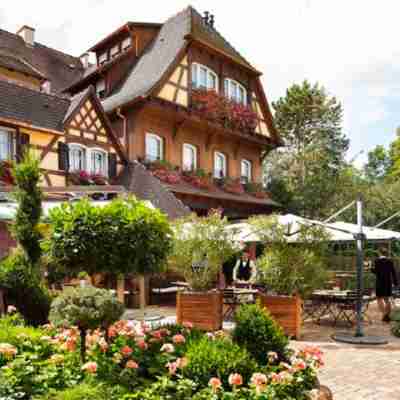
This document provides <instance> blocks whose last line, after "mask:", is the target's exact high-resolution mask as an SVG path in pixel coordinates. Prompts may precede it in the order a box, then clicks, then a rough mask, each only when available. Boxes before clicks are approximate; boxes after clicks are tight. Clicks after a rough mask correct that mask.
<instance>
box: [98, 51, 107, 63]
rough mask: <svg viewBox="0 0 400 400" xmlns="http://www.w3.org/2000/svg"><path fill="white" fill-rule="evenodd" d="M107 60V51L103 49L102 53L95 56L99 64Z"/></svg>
mask: <svg viewBox="0 0 400 400" xmlns="http://www.w3.org/2000/svg"><path fill="white" fill-rule="evenodd" d="M107 61H108V52H107V51H105V52H104V53H101V54H99V56H98V58H97V62H98V64H99V65H103V64H105V63H106V62H107Z"/></svg>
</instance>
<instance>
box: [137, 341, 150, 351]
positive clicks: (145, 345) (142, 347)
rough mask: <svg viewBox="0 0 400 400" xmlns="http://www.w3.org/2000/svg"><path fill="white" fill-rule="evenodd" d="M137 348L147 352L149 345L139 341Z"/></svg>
mask: <svg viewBox="0 0 400 400" xmlns="http://www.w3.org/2000/svg"><path fill="white" fill-rule="evenodd" d="M136 344H137V346H138V347H139V349H141V350H146V349H147V348H148V347H149V346H148V345H147V343H146V342H145V340H143V339H139V340H137V341H136Z"/></svg>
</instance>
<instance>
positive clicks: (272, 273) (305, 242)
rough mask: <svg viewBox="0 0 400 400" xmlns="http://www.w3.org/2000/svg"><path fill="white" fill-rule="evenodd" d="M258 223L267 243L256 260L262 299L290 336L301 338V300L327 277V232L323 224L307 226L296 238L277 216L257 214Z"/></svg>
mask: <svg viewBox="0 0 400 400" xmlns="http://www.w3.org/2000/svg"><path fill="white" fill-rule="evenodd" d="M250 224H251V225H252V226H253V227H255V229H256V231H257V233H258V235H261V237H262V241H263V242H264V243H265V244H267V245H266V247H265V250H264V253H263V255H262V256H261V258H260V259H259V260H258V262H257V267H258V281H259V284H260V285H261V286H263V287H264V289H265V291H264V293H261V294H260V300H261V303H262V305H263V306H264V307H266V308H267V309H268V311H269V312H270V313H271V315H272V316H273V317H274V318H275V320H276V321H277V322H278V323H279V324H280V325H281V326H282V328H283V329H284V331H285V332H286V334H287V335H288V336H292V337H295V338H298V337H299V336H300V332H301V323H302V302H303V300H305V299H306V298H307V297H308V296H309V295H310V294H311V293H312V292H313V291H314V290H316V289H318V288H321V287H323V285H324V284H325V282H326V280H327V276H328V273H327V269H326V250H327V242H328V236H327V234H326V233H325V231H324V230H323V228H321V227H316V226H304V227H303V228H301V229H300V231H299V232H298V233H297V234H296V242H290V241H289V240H288V237H287V236H286V235H285V232H286V230H287V229H286V227H283V226H280V225H279V223H278V222H277V220H276V218H275V217H254V218H252V219H251V221H250Z"/></svg>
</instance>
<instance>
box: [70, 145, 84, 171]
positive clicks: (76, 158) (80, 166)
mask: <svg viewBox="0 0 400 400" xmlns="http://www.w3.org/2000/svg"><path fill="white" fill-rule="evenodd" d="M69 167H70V170H71V171H85V170H86V149H85V148H84V147H83V146H81V145H80V144H70V145H69Z"/></svg>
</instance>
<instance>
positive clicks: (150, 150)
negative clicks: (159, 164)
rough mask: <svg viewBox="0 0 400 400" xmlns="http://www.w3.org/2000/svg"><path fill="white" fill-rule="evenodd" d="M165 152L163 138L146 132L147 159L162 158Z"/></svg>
mask: <svg viewBox="0 0 400 400" xmlns="http://www.w3.org/2000/svg"><path fill="white" fill-rule="evenodd" d="M163 154H164V149H163V140H162V138H160V137H159V136H157V135H154V134H153V133H147V134H146V159H147V160H148V161H156V160H162V159H163V158H164V157H163Z"/></svg>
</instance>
